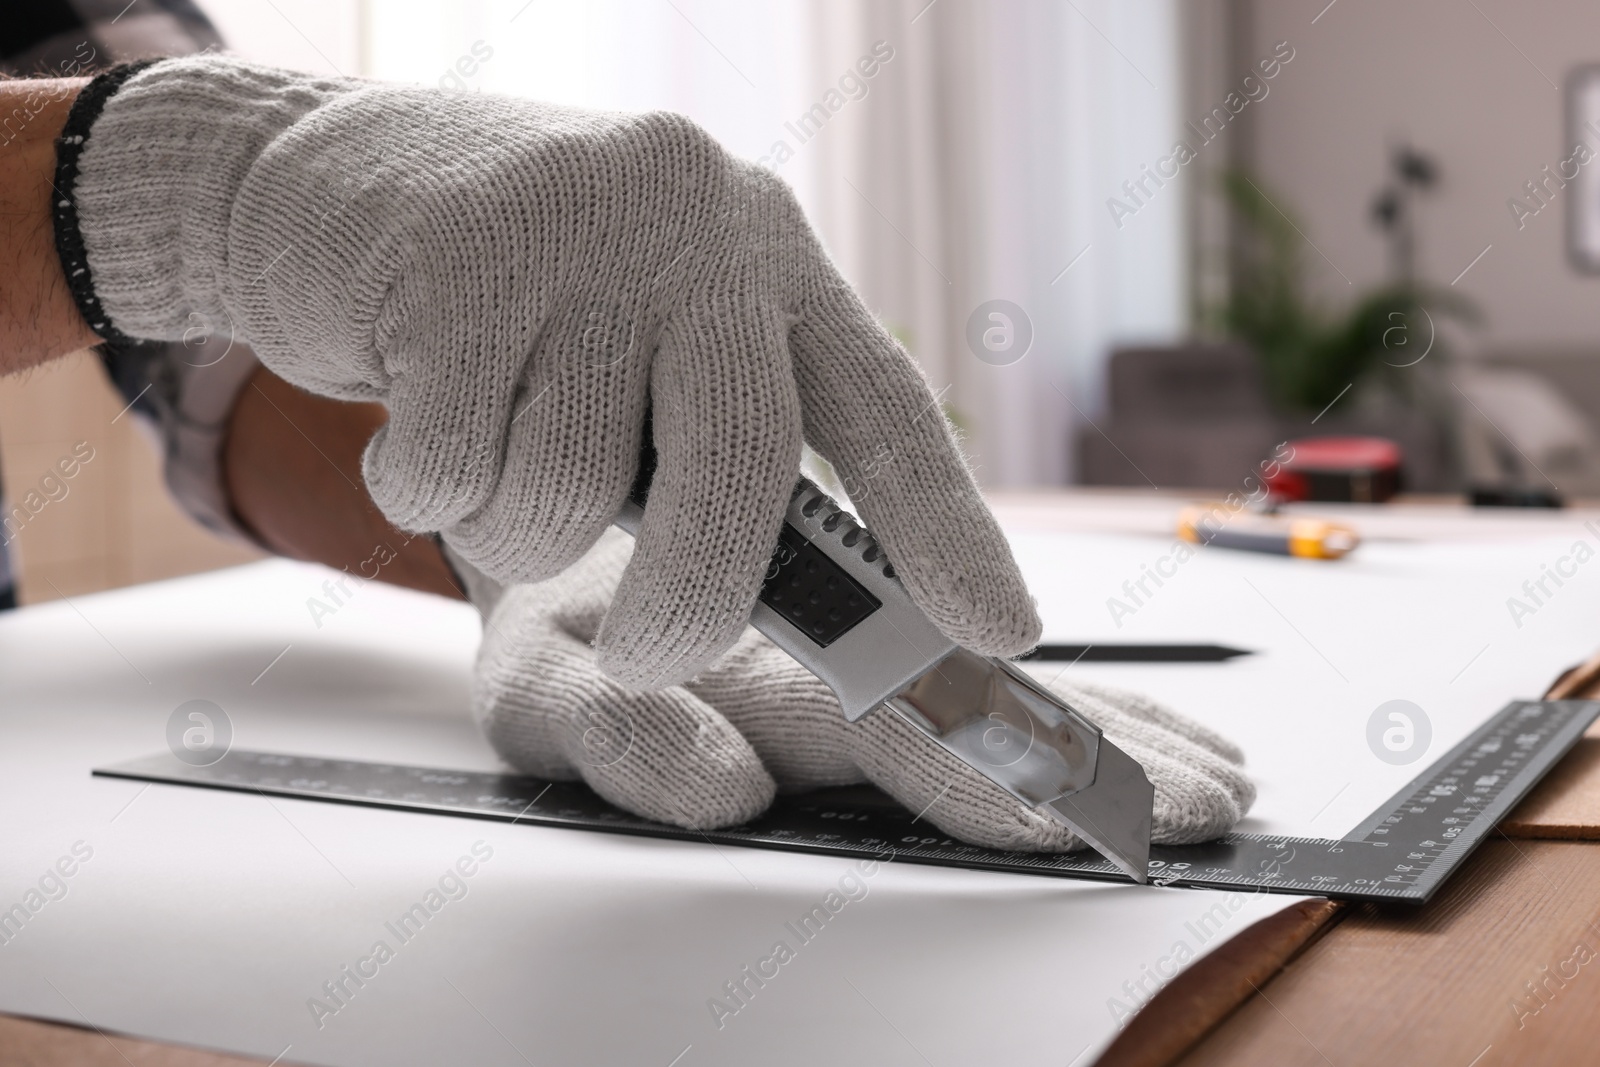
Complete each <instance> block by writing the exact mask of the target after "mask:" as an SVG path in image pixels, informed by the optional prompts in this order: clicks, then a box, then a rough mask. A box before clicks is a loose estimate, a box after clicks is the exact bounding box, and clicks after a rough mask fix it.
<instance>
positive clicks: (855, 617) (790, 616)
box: [760, 523, 883, 648]
mask: <svg viewBox="0 0 1600 1067" xmlns="http://www.w3.org/2000/svg"><path fill="white" fill-rule="evenodd" d="M760 599H761V602H762V603H763V604H765V605H766V606H767V607H769V608H771V609H772V610H773V611H776V612H777V613H778V614H779V615H781V616H782V617H783V619H784V621H786V622H788V623H791V624H792V625H793V626H794V627H795V629H797V630H799V631H800V632H801V633H803V634H805V635H806V636H807V637H808V638H810V639H811V640H812V641H814V642H816V643H817V644H818V645H821V646H822V647H823V648H827V647H828V646H829V645H831V644H833V642H835V641H837V640H838V639H839V638H841V637H843V636H844V635H845V634H847V633H849V632H850V628H851V627H853V626H855V624H856V623H858V622H860V621H861V620H862V619H864V618H866V617H867V616H868V615H871V614H872V613H873V612H874V611H877V610H878V608H880V607H882V606H883V605H882V601H880V600H879V599H878V598H877V597H875V596H873V595H872V594H871V593H869V592H867V590H866V589H865V588H864V587H863V586H862V585H861V583H860V582H857V581H856V580H855V579H854V578H852V577H850V575H848V574H846V573H845V570H844V568H843V567H841V566H839V565H838V564H837V563H835V562H834V561H833V560H831V559H829V558H828V556H827V554H826V553H824V552H823V551H822V549H820V548H818V547H817V546H816V545H814V544H812V543H811V542H810V541H807V540H806V538H805V535H804V534H802V533H801V532H800V531H799V530H796V529H795V528H794V527H793V526H791V525H789V524H788V523H784V524H783V530H782V531H781V532H779V534H778V551H777V552H776V553H775V554H774V555H773V557H772V566H771V567H770V568H768V570H767V580H766V582H765V583H764V584H763V585H762V586H761V597H760Z"/></svg>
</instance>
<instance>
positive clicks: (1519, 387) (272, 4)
mask: <svg viewBox="0 0 1600 1067" xmlns="http://www.w3.org/2000/svg"><path fill="white" fill-rule="evenodd" d="M200 6H201V7H202V8H203V9H204V10H205V11H206V13H207V14H208V15H209V16H210V17H211V18H212V19H213V21H214V22H216V24H217V25H218V27H219V28H220V29H221V31H222V33H223V34H224V36H225V37H226V39H227V40H228V42H229V43H230V45H231V47H232V49H233V50H234V51H235V52H237V53H239V54H242V55H245V56H248V57H252V58H255V59H259V60H262V61H265V62H269V63H275V64H280V65H284V66H290V67H295V68H300V69H304V70H310V71H318V72H327V73H335V72H337V73H342V74H347V75H366V76H372V77H378V78H384V79H391V80H399V81H408V82H417V83H421V84H427V85H441V86H446V87H449V88H454V89H456V90H460V91H482V92H499V93H513V94H519V95H527V96H532V97H538V98H541V99H546V100H555V101H561V102H566V103H572V104H578V105H585V106H590V107H599V108H619V109H644V108H667V109H672V110H676V111H682V112H685V113H687V114H689V115H690V116H692V117H693V118H695V119H696V120H698V121H699V122H700V123H702V124H703V125H704V126H706V127H707V128H708V129H710V130H711V132H712V133H713V134H715V135H716V136H717V137H718V138H720V139H721V140H722V141H723V142H724V143H725V144H726V145H728V146H729V148H730V149H731V150H733V151H734V152H736V153H738V154H741V155H743V156H746V157H749V158H751V159H756V160H760V161H762V162H763V163H765V164H766V165H768V166H770V167H772V168H773V169H775V170H776V171H777V172H778V173H780V174H782V175H783V176H784V177H785V178H786V179H787V180H788V181H789V182H790V183H791V184H792V185H793V186H794V187H795V189H796V190H797V192H798V194H799V196H800V199H801V201H802V202H803V204H804V205H805V207H806V210H807V212H808V213H809V215H810V217H811V220H812V222H813V224H814V225H815V226H816V227H817V229H818V230H819V232H820V233H821V234H822V237H823V240H824V241H825V243H826V245H827V246H828V248H829V249H830V251H831V253H832V254H833V256H834V257H835V258H836V260H837V261H838V263H839V265H840V267H841V269H842V270H843V272H844V274H845V275H846V276H847V277H848V278H849V279H850V280H851V281H852V282H853V283H854V284H855V285H856V286H857V287H858V288H859V290H860V291H861V292H862V294H863V295H864V297H865V298H866V301H867V303H868V305H869V306H871V307H872V308H873V309H874V310H875V311H876V312H877V313H878V315H879V316H880V317H881V319H882V321H883V322H884V323H885V324H886V325H887V326H888V327H889V328H890V329H892V330H893V331H894V332H895V333H896V334H897V335H898V336H899V337H900V338H901V339H902V340H903V341H904V342H905V344H906V347H907V348H908V349H909V350H910V352H911V353H912V355H913V356H914V357H915V358H916V360H917V361H918V362H919V363H920V364H921V366H922V367H923V369H924V371H925V372H926V374H927V376H928V378H929V380H930V382H931V383H932V384H933V387H934V388H935V390H937V391H938V393H939V396H940V398H941V400H942V401H943V403H944V404H945V407H946V410H947V411H948V412H949V414H950V415H951V417H952V418H953V419H954V420H955V422H956V423H957V425H958V426H959V427H960V428H961V430H962V432H963V434H964V435H965V440H966V447H967V449H968V452H969V455H970V457H971V459H972V462H973V465H974V467H975V468H976V470H977V472H978V476H979V478H980V480H981V481H982V482H983V483H984V485H985V486H986V487H990V488H994V489H1017V488H1035V487H1056V486H1068V485H1080V486H1098V487H1108V488H1107V490H1106V491H1108V492H1109V491H1112V488H1111V487H1140V488H1142V489H1145V490H1149V489H1151V488H1158V489H1161V490H1183V491H1195V490H1205V491H1211V492H1216V493H1226V492H1228V491H1230V490H1237V489H1238V488H1239V486H1240V485H1241V483H1242V482H1243V481H1244V479H1246V478H1247V477H1249V476H1250V475H1251V473H1252V472H1253V471H1255V470H1256V469H1258V466H1259V464H1260V461H1261V460H1262V459H1263V458H1265V457H1267V456H1268V455H1270V454H1272V453H1273V450H1274V447H1275V445H1276V444H1277V443H1278V442H1282V441H1285V440H1295V439H1303V438H1307V437H1319V436H1336V437H1337V436H1345V437H1347V436H1362V437H1369V438H1377V439H1380V440H1383V441H1387V442H1391V443H1392V444H1393V445H1394V446H1395V452H1396V454H1397V455H1398V456H1400V457H1401V459H1400V462H1401V464H1402V467H1403V483H1402V484H1403V486H1404V488H1405V489H1406V490H1408V491H1410V492H1420V493H1438V494H1460V493H1464V492H1474V491H1476V492H1477V493H1478V495H1479V497H1480V499H1483V500H1491V499H1501V500H1502V501H1504V500H1510V501H1512V502H1520V503H1530V502H1531V503H1537V504H1550V503H1554V502H1556V501H1558V500H1565V501H1571V500H1574V499H1581V498H1585V497H1595V496H1600V446H1597V444H1596V441H1597V434H1596V426H1597V424H1600V300H1596V296H1597V294H1600V276H1597V275H1596V274H1595V273H1594V271H1596V270H1600V177H1597V176H1600V167H1594V166H1590V164H1591V163H1593V162H1595V157H1596V156H1597V155H1600V77H1597V76H1595V75H1594V72H1593V71H1592V70H1590V68H1589V64H1591V63H1600V7H1597V6H1596V5H1594V4H1592V3H1587V2H1584V0H1536V2H1523V3H1513V2H1512V0H1410V2H1408V3H1405V4H1392V3H1377V2H1374V0H1333V2H1332V3H1329V2H1328V0H1304V2H1302V0H1186V2H1182V3H1180V2H1179V0H759V2H751V0H581V2H580V0H200ZM138 19H139V11H138V9H137V8H136V7H130V9H129V12H128V16H127V20H126V26H127V32H129V33H130V34H132V33H137V32H140V30H139V22H138ZM121 407H122V404H121V402H120V400H119V399H117V398H116V397H115V394H114V393H113V392H112V390H111V389H110V388H109V386H107V385H106V384H105V382H104V381H103V376H102V374H101V372H100V370H99V368H98V365H97V361H95V360H93V359H91V358H89V357H82V358H79V359H76V360H72V361H68V362H66V363H63V364H59V365H54V366H52V367H50V368H47V369H45V370H42V371H38V372H35V373H32V374H30V375H27V376H25V377H20V378H14V379H9V380H6V381H3V382H0V438H3V441H0V444H3V448H0V455H3V457H4V465H5V470H4V475H5V479H6V484H7V486H8V487H9V488H10V490H11V492H12V494H13V496H15V495H16V494H18V493H20V492H22V491H25V489H26V488H27V487H28V486H30V485H32V484H34V483H36V482H37V481H38V480H39V478H40V477H41V475H43V474H44V473H46V472H47V471H48V470H49V469H50V467H51V465H52V464H53V463H55V462H56V461H57V460H58V458H59V457H61V456H63V455H65V454H67V453H69V452H71V451H72V449H73V447H74V445H75V444H76V443H77V442H81V441H87V442H89V443H90V444H91V445H92V447H93V449H94V450H95V458H94V459H93V461H92V462H89V463H87V464H85V465H84V468H83V470H82V472H81V474H80V475H79V476H78V477H77V478H76V479H75V480H74V481H73V482H72V484H71V492H70V495H69V496H68V497H67V498H65V499H63V500H61V501H59V502H53V503H52V504H51V505H50V507H49V508H47V509H46V510H45V511H44V512H43V513H41V514H40V515H39V516H38V517H37V518H36V519H34V520H33V521H32V522H30V523H29V525H28V526H27V527H26V528H25V529H24V530H23V531H22V532H21V534H20V535H19V537H18V541H17V547H18V548H19V550H20V557H21V565H22V575H21V577H22V596H23V598H24V600H29V601H38V600H44V599H50V598H52V597H54V596H58V595H69V596H70V595H72V594H74V593H76V592H84V591H89V590H93V589H98V588H105V587H108V586H114V585H121V584H127V583H131V582H136V581H143V580H149V579H152V578H157V577H163V576H168V575H173V574H180V573H186V572H189V571H194V570H201V569H205V568H209V567H215V566H221V565H225V564H228V563H232V562H237V561H240V560H243V559H248V558H251V553H250V552H249V550H247V549H244V548H242V547H240V546H237V545H232V544H226V543H223V542H221V541H218V540H216V539H215V538H213V537H211V535H209V534H207V533H205V532H204V531H202V530H201V529H200V528H198V527H197V526H194V525H193V524H192V523H189V522H188V520H186V519H184V518H183V517H182V516H181V515H180V514H179V513H178V512H177V511H176V510H175V509H174V508H173V507H172V506H171V505H169V504H168V503H167V502H166V499H165V495H164V491H163V490H162V488H161V484H160V478H159V471H158V463H157V460H156V457H155V456H154V454H153V453H152V451H151V450H150V449H149V447H148V446H147V445H146V443H145V442H143V441H140V440H137V438H138V436H139V435H138V433H137V431H136V430H135V428H134V425H133V419H132V418H131V417H124V416H122V415H121V414H120V413H119V410H120V409H121Z"/></svg>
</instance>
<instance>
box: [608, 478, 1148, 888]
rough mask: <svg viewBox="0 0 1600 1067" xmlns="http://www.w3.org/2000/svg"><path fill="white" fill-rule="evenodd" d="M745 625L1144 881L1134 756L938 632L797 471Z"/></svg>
mask: <svg viewBox="0 0 1600 1067" xmlns="http://www.w3.org/2000/svg"><path fill="white" fill-rule="evenodd" d="M653 466H654V465H653V464H648V465H647V467H646V468H645V469H641V483H642V485H647V484H648V478H649V473H650V471H649V468H651V467H653ZM643 499H644V490H643V489H642V488H640V489H636V491H635V493H634V496H633V498H632V499H631V500H630V501H629V502H628V504H626V505H624V507H623V510H622V512H621V513H620V514H619V515H618V517H617V525H618V526H620V527H622V528H623V529H624V530H627V531H628V532H629V533H637V532H638V529H639V522H640V520H641V519H642V517H643V514H644V510H643V507H642V501H643ZM750 622H751V624H752V625H754V626H755V628H756V629H758V630H760V631H761V632H762V633H763V634H766V636H767V637H768V638H770V639H771V640H772V642H773V643H774V644H776V645H777V646H778V647H779V648H782V649H783V650H784V651H785V652H787V653H789V655H791V656H793V657H794V658H795V659H796V660H798V661H799V662H800V663H801V664H802V665H803V666H805V667H806V668H807V669H809V670H810V671H811V672H812V673H813V674H815V675H816V676H817V677H818V678H821V679H822V680H823V681H824V682H826V683H827V685H828V687H829V688H831V689H832V690H833V692H834V695H835V696H837V697H838V698H839V705H840V707H842V708H843V709H844V714H845V718H847V719H848V720H850V721H851V722H855V721H857V720H858V719H860V718H862V717H863V716H865V715H867V714H868V713H869V712H872V711H874V710H875V709H878V708H882V707H887V708H889V709H891V710H892V711H893V712H895V713H897V714H899V715H901V716H904V717H905V718H906V719H907V720H909V721H910V722H911V723H913V724H914V725H915V726H917V728H918V729H920V730H922V731H923V732H924V733H925V734H927V735H928V736H929V737H930V738H932V739H933V740H934V741H936V742H937V743H938V744H939V745H941V746H943V747H944V748H945V749H947V750H949V751H950V752H951V753H953V754H954V755H955V756H956V757H957V758H958V759H960V760H961V761H962V762H963V763H966V764H967V765H968V766H970V767H972V768H973V769H974V770H976V771H977V772H978V773H980V774H982V775H983V776H984V777H985V778H988V779H989V780H990V781H992V782H994V783H995V784H996V785H998V786H1000V787H1001V788H1002V789H1004V790H1006V792H1008V793H1010V794H1011V795H1012V796H1014V797H1016V798H1017V799H1018V800H1020V801H1022V802H1023V803H1024V804H1027V805H1028V806H1029V807H1032V808H1034V809H1036V810H1037V811H1039V812H1040V813H1041V814H1044V815H1047V816H1049V817H1050V818H1053V819H1055V820H1057V821H1058V822H1061V823H1064V824H1065V825H1066V826H1067V827H1068V828H1069V829H1071V830H1072V832H1073V833H1075V834H1077V835H1078V836H1079V837H1080V838H1082V839H1083V840H1084V841H1086V842H1088V843H1089V844H1090V845H1092V846H1093V847H1094V848H1095V849H1096V850H1098V851H1099V852H1100V854H1101V855H1103V856H1104V857H1105V858H1106V859H1108V860H1110V861H1111V862H1112V863H1113V864H1115V865H1116V866H1117V867H1118V868H1120V869H1121V870H1122V871H1124V872H1126V873H1127V875H1128V877H1130V878H1132V879H1133V880H1134V881H1136V882H1145V881H1147V880H1148V869H1149V859H1150V823H1151V811H1152V808H1153V806H1154V803H1155V789H1154V788H1153V787H1152V786H1151V784H1150V781H1149V779H1148V778H1147V777H1146V776H1145V773H1144V770H1143V768H1141V767H1140V766H1139V764H1138V762H1137V761H1135V760H1134V759H1132V758H1131V757H1129V756H1128V755H1127V754H1126V753H1124V752H1123V751H1122V750H1121V749H1119V748H1118V747H1117V746H1116V745H1114V744H1112V743H1111V742H1110V741H1109V740H1107V739H1106V738H1105V736H1104V735H1103V734H1102V733H1101V731H1100V728H1099V727H1097V726H1096V725H1095V724H1094V723H1093V722H1091V721H1089V719H1088V718H1086V717H1085V716H1084V715H1082V714H1081V713H1080V712H1078V711H1077V710H1075V709H1074V708H1072V707H1070V706H1069V705H1068V704H1067V703H1066V702H1065V701H1063V700H1062V699H1061V698H1060V697H1058V696H1056V695H1055V694H1054V693H1052V692H1050V691H1049V690H1048V689H1046V688H1044V687H1043V686H1041V685H1039V684H1038V683H1037V682H1035V681H1034V680H1033V679H1032V678H1030V677H1029V676H1028V675H1027V674H1026V673H1025V672H1023V671H1022V670H1021V669H1020V668H1018V667H1016V666H1014V665H1013V664H1011V663H1008V662H1006V661H1005V660H1001V659H996V658H993V657H990V656H981V655H978V654H977V653H975V652H972V651H969V650H968V649H965V648H962V647H960V646H959V645H957V644H955V643H954V642H952V641H951V640H950V639H949V638H948V637H946V636H945V635H944V633H943V632H942V631H940V629H939V628H938V627H937V626H935V625H934V624H933V622H932V621H931V620H930V619H929V618H928V617H927V616H926V615H924V614H923V612H922V609H920V608H918V607H917V606H916V604H915V603H914V602H913V601H912V599H911V596H910V594H908V593H907V592H906V590H905V587H904V586H903V585H901V584H900V581H899V579H898V578H897V577H896V575H895V571H894V567H893V565H892V564H891V563H890V561H889V560H888V559H887V558H886V557H885V555H884V553H883V549H882V548H881V547H880V546H879V545H878V543H877V541H876V540H875V539H874V538H873V537H872V536H871V535H870V534H868V533H867V531H866V530H865V529H864V528H862V526H861V525H860V524H859V523H857V522H856V521H855V519H854V517H853V516H851V515H850V513H849V512H847V511H845V510H844V509H843V508H840V507H839V506H838V504H837V503H836V502H835V501H834V500H833V499H832V498H831V497H829V496H828V495H827V494H826V493H824V492H823V491H822V490H821V489H819V488H818V487H817V486H816V485H815V484H814V483H812V482H811V481H809V480H808V479H805V478H801V479H800V481H799V484H798V485H797V486H796V488H795V492H794V495H793V497H792V498H791V499H790V501H789V508H788V511H787V512H786V513H785V515H784V522H783V528H782V531H781V532H780V534H779V538H778V547H777V551H776V552H775V553H774V554H773V557H772V562H771V565H770V566H769V567H768V568H767V574H766V580H765V582H764V583H763V584H762V587H761V594H760V597H759V598H758V600H757V602H756V606H755V609H754V611H753V612H752V613H751V616H750Z"/></svg>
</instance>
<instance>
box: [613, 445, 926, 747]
mask: <svg viewBox="0 0 1600 1067" xmlns="http://www.w3.org/2000/svg"><path fill="white" fill-rule="evenodd" d="M655 466H656V455H655V448H654V446H653V444H652V443H651V441H650V427H649V424H648V423H647V424H646V426H645V443H644V447H643V448H642V450H641V455H640V460H639V473H638V475H637V476H636V478H635V479H634V485H633V490H632V491H631V492H630V494H629V497H628V502H627V503H626V504H625V505H624V506H623V508H622V510H621V512H619V514H618V515H617V520H616V523H617V525H618V526H620V527H621V528H622V529H624V530H626V531H628V532H629V533H631V534H635V535H637V533H638V531H639V523H640V520H642V519H643V517H644V508H645V505H646V503H647V502H648V499H649V493H650V481H651V478H652V477H653V476H654V473H655ZM750 622H751V625H753V626H755V628H756V629H758V630H760V631H761V632H762V633H764V634H766V635H767V637H769V638H770V639H771V640H772V642H773V643H774V644H776V645H777V646H778V647H779V648H781V649H783V650H784V651H785V652H787V653H789V655H791V656H793V657H794V658H795V659H796V660H797V661H799V662H800V664H801V665H802V666H804V667H806V668H807V669H808V670H810V671H811V672H812V673H813V674H815V675H817V677H819V678H821V679H822V680H823V681H824V682H826V683H827V684H828V687H829V688H830V689H832V690H833V692H834V695H835V696H836V697H838V698H839V704H840V706H841V707H842V708H843V709H844V713H845V718H847V719H849V720H850V721H851V722H854V721H855V720H857V719H859V718H861V716H863V715H865V714H866V713H867V712H869V711H871V710H872V709H873V708H875V707H877V706H878V705H879V704H880V703H882V702H883V701H885V700H887V699H888V698H889V697H891V696H894V695H895V694H897V693H899V692H900V691H901V690H902V689H903V688H905V686H907V685H908V684H910V683H911V682H912V681H913V680H915V679H916V678H918V677H919V676H921V675H922V674H923V673H925V672H926V671H927V670H928V668H929V667H931V666H932V665H933V664H935V663H937V662H939V661H940V660H941V659H943V658H944V657H945V656H947V655H949V654H950V653H951V652H953V651H954V650H955V648H956V646H955V644H954V642H952V641H951V640H950V639H949V638H948V637H946V636H945V635H944V634H943V633H942V632H941V631H940V630H939V628H938V627H936V626H934V625H933V623H932V622H931V621H930V620H929V619H928V617H927V616H926V615H924V614H923V613H922V610H921V609H920V608H918V607H917V606H916V604H915V603H914V602H913V601H912V600H911V596H910V594H909V593H907V592H906V590H905V587H904V586H903V585H901V584H900V580H899V578H898V577H896V575H895V571H894V565H893V564H892V563H890V562H889V559H888V558H887V557H886V556H885V555H884V553H883V549H882V547H881V546H880V545H879V544H878V542H877V540H876V539H875V538H874V537H872V535H871V534H870V533H868V532H867V530H866V529H865V528H863V527H862V526H861V524H860V523H858V522H857V521H856V520H855V518H854V516H852V515H851V514H850V513H849V512H848V511H845V510H844V509H843V508H841V507H840V506H839V505H838V503H837V502H836V501H835V500H834V499H833V498H832V497H830V496H828V494H827V493H824V492H823V491H822V490H821V489H820V488H818V487H817V485H816V484H815V483H814V482H812V481H811V480H810V479H808V478H800V479H799V480H798V482H797V483H796V485H795V489H794V492H793V494H791V496H790V498H789V506H788V509H787V510H786V511H785V513H784V518H783V525H782V526H781V527H780V528H779V531H778V544H777V546H776V547H775V549H774V550H773V554H772V561H771V563H770V564H769V565H768V567H767V572H766V576H765V579H764V580H763V582H762V585H761V592H760V594H759V595H758V597H757V600H756V605H755V608H754V610H753V611H752V612H751V616H750Z"/></svg>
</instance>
